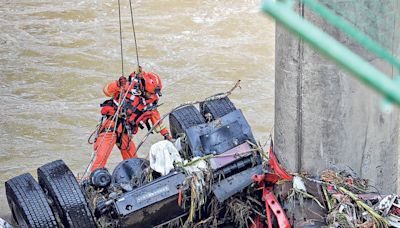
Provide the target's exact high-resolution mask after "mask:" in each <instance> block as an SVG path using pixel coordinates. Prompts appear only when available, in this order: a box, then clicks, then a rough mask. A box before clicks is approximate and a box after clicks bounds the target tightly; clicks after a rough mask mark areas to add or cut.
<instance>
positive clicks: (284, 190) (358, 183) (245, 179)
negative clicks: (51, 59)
mask: <svg viewBox="0 0 400 228" xmlns="http://www.w3.org/2000/svg"><path fill="white" fill-rule="evenodd" d="M237 86H238V83H237V84H236V85H235V87H234V88H236V87H237ZM234 88H233V89H234ZM233 89H231V90H230V91H228V92H227V93H222V94H217V96H213V97H211V98H208V99H206V100H204V101H196V102H191V103H186V104H184V105H182V106H180V107H178V108H175V109H173V110H172V111H171V112H170V113H168V114H169V122H170V128H171V133H172V135H173V137H174V138H176V139H177V140H176V142H175V145H174V144H172V143H171V142H169V141H161V142H158V143H156V144H154V145H153V146H152V147H151V149H150V152H149V156H148V159H143V158H134V159H129V160H125V161H122V162H121V163H120V164H119V165H118V166H117V167H116V168H115V169H114V171H113V173H112V174H110V173H109V171H108V170H107V169H105V168H101V169H97V170H95V171H94V172H92V173H91V174H90V177H89V178H85V179H83V180H82V181H81V182H80V183H78V181H77V179H76V178H75V176H74V175H73V173H72V172H71V171H70V169H69V168H68V167H67V166H66V165H65V163H64V162H63V161H61V160H58V161H54V162H51V163H48V164H46V165H43V166H42V167H40V168H38V180H39V182H37V181H36V180H35V179H34V178H33V177H32V176H31V175H30V174H22V175H20V176H17V177H14V178H12V179H10V180H8V181H7V182H6V183H5V186H6V193H7V200H8V203H9V205H10V209H11V211H12V214H13V217H14V219H15V221H16V222H17V223H18V225H19V226H21V227H133V226H139V227H220V226H227V225H228V226H236V227H254V228H255V227H257V228H260V227H264V226H265V227H268V228H271V227H281V228H286V227H390V226H392V227H400V217H399V216H400V202H399V198H398V196H396V195H387V196H383V195H380V194H379V193H369V192H368V182H367V181H366V180H363V179H360V178H356V177H355V175H354V174H351V173H349V172H347V173H346V172H335V171H332V170H327V171H324V172H323V173H322V174H321V176H320V177H319V178H311V177H310V176H307V175H305V174H291V175H290V174H288V173H287V172H286V171H285V170H284V169H283V168H281V166H280V165H279V163H278V160H277V158H276V156H275V154H274V150H273V142H272V138H271V139H270V143H269V149H268V150H264V148H265V147H266V145H267V143H266V144H265V145H263V146H262V145H261V144H260V143H256V141H255V139H254V137H253V134H252V132H251V128H250V126H249V124H248V123H247V121H246V119H245V117H244V115H243V113H242V112H241V111H240V110H238V109H236V107H235V106H234V105H233V103H232V102H231V101H230V100H229V98H228V95H230V94H231V92H232V91H233ZM198 103H199V104H200V105H199V109H198V108H196V107H195V106H194V104H198ZM199 110H200V111H199ZM166 116H167V114H166V115H165V116H164V117H163V118H165V117H166ZM147 136H148V135H146V137H145V138H144V140H145V139H146V138H147ZM144 140H143V141H144ZM140 145H142V143H141V144H140ZM140 145H139V147H140ZM2 222H3V221H2ZM3 226H6V223H5V222H4V225H3ZM7 226H9V225H7Z"/></svg>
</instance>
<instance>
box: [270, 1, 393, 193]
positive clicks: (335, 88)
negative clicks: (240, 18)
mask: <svg viewBox="0 0 400 228" xmlns="http://www.w3.org/2000/svg"><path fill="white" fill-rule="evenodd" d="M381 2H385V1H381ZM297 10H299V13H300V14H301V15H303V16H304V17H305V18H306V19H307V20H309V21H311V22H312V23H314V24H316V25H317V26H318V27H320V28H322V29H324V31H326V32H327V33H329V34H331V35H332V36H333V37H335V38H336V39H338V40H339V41H340V42H342V43H344V44H345V45H346V46H348V47H349V48H350V49H352V50H353V51H354V52H356V53H358V54H359V55H361V56H362V57H364V58H365V59H366V60H368V61H369V62H370V63H372V64H373V65H374V66H376V67H377V68H379V69H381V70H382V71H384V72H385V73H387V74H388V75H393V74H394V71H393V69H392V67H391V66H388V64H385V63H384V62H383V61H382V60H380V59H378V58H377V57H376V56H374V55H371V54H370V53H368V52H366V51H365V50H363V49H362V48H361V47H359V46H358V45H357V44H355V43H354V42H353V41H352V40H350V39H349V38H348V37H346V36H345V35H344V34H342V33H341V32H339V31H338V30H337V29H335V28H333V27H332V26H330V25H329V24H327V23H326V22H325V21H324V20H322V19H321V18H319V17H318V16H316V15H315V14H314V13H312V12H310V11H308V10H307V9H305V8H304V7H303V6H302V5H301V4H299V5H298V6H297ZM353 10H355V11H357V10H358V9H357V8H354V9H353ZM397 12H399V17H397V18H398V19H400V10H398V11H397ZM356 13H360V12H356ZM398 24H400V21H397V25H394V27H393V29H392V30H386V32H388V33H389V34H386V35H389V36H390V35H391V37H395V36H397V37H399V36H398V34H397V33H399V31H398ZM377 26H378V25H377ZM399 42H400V41H397V43H399ZM392 49H393V50H392V51H397V53H396V54H400V53H399V49H398V47H396V48H392ZM275 50H276V51H275V54H276V57H275V59H276V60H275V61H276V62H275V70H276V72H275V83H276V85H275V131H274V138H275V151H276V152H277V154H278V158H279V159H280V160H281V162H282V163H283V164H284V166H285V167H286V168H288V169H289V170H290V171H292V172H299V171H306V172H308V173H311V174H314V175H316V174H318V173H320V172H321V171H322V170H324V169H327V168H332V167H337V168H339V169H344V168H345V167H346V166H347V167H350V168H351V169H352V170H353V171H355V172H356V173H357V174H358V175H359V176H361V177H362V178H368V179H370V180H371V184H372V185H374V186H376V187H377V188H378V189H380V190H382V191H383V192H396V190H397V176H398V168H399V167H398V159H399V158H398V152H397V151H398V133H399V132H398V128H399V126H398V122H399V118H398V115H399V112H398V108H395V109H394V111H393V112H391V113H384V112H382V111H381V109H380V104H381V102H382V101H383V98H382V97H381V96H380V95H378V94H377V93H375V92H374V91H372V90H371V89H370V88H367V87H366V86H365V85H364V84H362V83H361V82H360V81H358V80H357V79H355V78H354V77H353V76H351V75H349V74H348V73H347V72H346V71H344V70H342V69H341V68H340V67H338V66H336V65H335V64H334V63H333V62H332V61H330V60H327V59H326V58H325V57H322V56H321V55H320V54H318V53H317V52H316V51H314V50H313V49H311V48H310V47H309V46H307V45H306V44H305V43H304V42H303V41H302V40H300V39H299V38H297V37H295V36H293V35H292V34H290V33H289V32H287V31H286V30H285V29H283V28H282V27H280V26H279V25H277V27H276V46H275ZM398 56H399V55H398ZM360 67H362V66H360Z"/></svg>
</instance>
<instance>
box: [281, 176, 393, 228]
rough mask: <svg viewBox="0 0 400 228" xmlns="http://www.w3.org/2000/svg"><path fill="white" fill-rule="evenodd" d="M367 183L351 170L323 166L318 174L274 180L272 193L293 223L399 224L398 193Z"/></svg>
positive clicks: (364, 225)
mask: <svg viewBox="0 0 400 228" xmlns="http://www.w3.org/2000/svg"><path fill="white" fill-rule="evenodd" d="M370 187H371V186H370V185H369V184H368V181H367V180H365V179H361V178H358V177H356V176H355V175H354V174H350V173H348V172H345V171H340V172H337V171H334V170H325V171H323V172H322V173H321V175H320V177H318V178H312V177H310V176H308V175H305V174H296V175H295V176H294V178H293V180H292V181H284V182H281V183H277V184H276V186H275V194H276V195H277V196H278V198H280V199H281V204H282V205H283V207H284V209H285V212H286V216H287V217H288V218H289V220H290V223H291V225H292V226H294V227H302V226H306V225H318V226H328V227H335V228H339V227H349V228H351V227H354V228H355V227H364V228H367V227H400V199H399V196H397V195H381V194H380V193H379V192H377V191H376V190H375V191H373V190H372V191H371V190H370Z"/></svg>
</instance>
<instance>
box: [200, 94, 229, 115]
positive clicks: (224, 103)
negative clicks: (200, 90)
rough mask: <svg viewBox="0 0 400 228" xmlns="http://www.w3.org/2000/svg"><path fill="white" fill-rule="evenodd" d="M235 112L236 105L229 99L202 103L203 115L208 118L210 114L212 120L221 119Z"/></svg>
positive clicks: (201, 110)
mask: <svg viewBox="0 0 400 228" xmlns="http://www.w3.org/2000/svg"><path fill="white" fill-rule="evenodd" d="M235 110H236V107H235V105H234V104H233V103H232V101H231V100H230V99H229V98H228V97H224V98H221V99H218V100H212V101H206V102H202V103H200V112H201V114H202V115H203V116H205V117H206V114H207V113H210V114H211V116H212V120H215V119H218V118H221V117H223V116H225V115H226V114H228V113H230V112H232V111H235Z"/></svg>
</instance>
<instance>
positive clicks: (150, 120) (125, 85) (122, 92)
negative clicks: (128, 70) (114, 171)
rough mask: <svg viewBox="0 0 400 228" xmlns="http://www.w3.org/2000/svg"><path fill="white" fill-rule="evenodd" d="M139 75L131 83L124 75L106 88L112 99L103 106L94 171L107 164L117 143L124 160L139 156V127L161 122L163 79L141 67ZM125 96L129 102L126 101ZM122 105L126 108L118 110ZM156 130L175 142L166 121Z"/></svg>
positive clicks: (95, 147)
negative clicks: (160, 100)
mask: <svg viewBox="0 0 400 228" xmlns="http://www.w3.org/2000/svg"><path fill="white" fill-rule="evenodd" d="M138 72H139V73H138V74H136V73H135V72H133V73H132V74H131V75H130V76H129V80H127V79H126V78H125V77H124V76H121V77H120V78H119V79H118V80H116V81H113V82H111V83H109V84H107V85H106V86H105V87H104V88H103V93H104V94H105V95H106V96H107V97H111V99H109V100H106V101H105V102H104V103H103V104H101V105H100V106H101V107H102V108H101V114H102V115H103V118H102V121H101V126H100V128H99V131H98V137H97V138H96V140H95V143H94V150H95V151H97V152H96V158H95V161H94V163H93V165H92V167H91V171H94V170H95V169H97V168H102V167H104V166H105V165H106V162H107V160H108V158H109V156H110V153H111V151H112V149H113V147H114V145H115V144H117V146H118V148H119V149H120V151H121V155H122V158H123V159H124V160H126V159H129V158H135V157H137V155H136V146H135V143H134V141H133V137H132V136H133V135H135V134H136V133H137V131H138V128H143V127H144V126H143V125H145V126H146V127H147V128H148V130H149V129H150V128H151V125H154V124H156V122H157V121H158V120H159V119H160V113H159V112H158V111H157V103H158V100H159V98H160V96H161V95H162V94H161V89H162V83H161V80H160V77H159V76H158V75H157V74H155V73H152V72H144V71H142V70H141V68H140V67H139V70H138ZM124 97H125V100H122V99H123V98H124ZM120 102H123V105H121V108H120V109H119V110H118V106H119V104H120ZM117 111H118V112H119V113H118V119H117V121H115V118H114V119H113V116H114V114H116V112H117ZM154 130H155V131H156V132H157V133H160V134H161V135H163V136H164V139H167V140H172V137H171V136H170V134H169V131H168V129H167V128H166V127H165V126H164V124H163V123H162V122H160V123H159V124H157V126H156V127H155V128H154Z"/></svg>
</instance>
